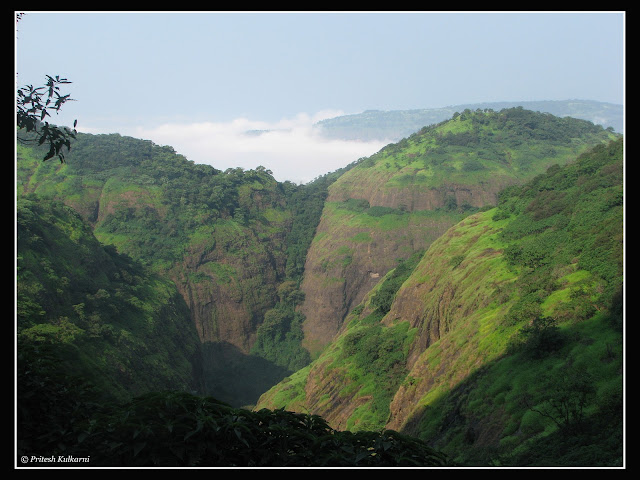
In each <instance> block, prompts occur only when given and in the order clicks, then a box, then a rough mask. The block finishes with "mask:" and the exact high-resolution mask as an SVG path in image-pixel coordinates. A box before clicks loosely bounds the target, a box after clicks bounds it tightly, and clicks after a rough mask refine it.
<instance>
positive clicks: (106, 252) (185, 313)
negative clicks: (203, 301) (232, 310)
mask: <svg viewBox="0 0 640 480" xmlns="http://www.w3.org/2000/svg"><path fill="white" fill-rule="evenodd" d="M17 206H18V210H17V220H18V223H17V244H18V249H17V268H18V277H17V334H18V345H19V347H20V348H19V351H20V352H22V351H23V350H26V351H31V349H33V348H36V349H37V348H46V349H53V350H55V351H57V352H58V353H59V354H61V358H62V360H61V361H60V363H59V364H58V365H57V369H58V371H59V372H60V373H61V374H64V375H69V376H79V377H83V378H85V379H86V380H87V381H89V382H90V383H92V384H94V385H95V386H96V387H97V388H99V390H100V391H101V392H102V394H104V395H106V396H108V397H112V398H114V399H119V400H128V399H131V398H132V397H133V396H135V395H139V394H142V393H146V392H149V391H154V390H167V389H169V390H185V391H198V390H200V389H201V388H202V356H201V355H202V354H201V345H200V342H199V340H198V336H197V334H196V331H195V328H194V325H193V323H192V322H191V319H190V318H189V309H188V308H187V305H186V304H185V302H184V300H183V299H182V297H181V296H180V295H179V294H178V292H177V290H176V289H175V286H174V285H173V284H172V283H171V282H170V281H168V280H166V279H163V278H161V277H159V276H157V275H155V274H153V273H151V272H149V271H148V269H145V268H144V267H142V266H141V265H140V264H138V263H137V262H134V261H132V260H131V258H129V257H127V256H123V255H120V254H118V253H117V252H116V251H115V249H114V248H113V247H109V246H103V245H102V244H100V243H99V242H98V240H96V238H95V237H94V235H93V233H92V231H91V229H90V228H89V226H88V225H87V224H86V223H85V222H84V221H83V220H82V219H81V218H80V216H79V215H78V214H77V213H76V212H75V211H74V210H72V209H71V208H69V207H67V206H65V205H63V204H61V203H58V202H52V201H47V200H44V199H42V198H38V197H35V196H26V197H22V198H19V199H18V205H17Z"/></svg>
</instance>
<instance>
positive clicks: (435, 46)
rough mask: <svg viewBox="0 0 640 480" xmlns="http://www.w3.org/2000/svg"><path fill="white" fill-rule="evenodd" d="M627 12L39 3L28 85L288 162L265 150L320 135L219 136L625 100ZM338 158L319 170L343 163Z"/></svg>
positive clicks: (224, 155) (23, 52) (213, 155)
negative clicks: (115, 8) (129, 8)
mask: <svg viewBox="0 0 640 480" xmlns="http://www.w3.org/2000/svg"><path fill="white" fill-rule="evenodd" d="M624 20H625V18H624V13H623V12H565V13H562V12H548V13H543V12H531V13H524V12H513V13H508V12H495V13H489V12H475V13H474V12H468V13H459V12H450V13H444V12H350V13H347V12H332V13H330V12H290V13H287V12H254V13H248V12H235V13H234V12H27V13H26V15H25V16H24V17H23V18H22V20H21V21H20V22H19V23H18V24H17V33H16V36H17V41H16V71H17V79H18V80H17V82H18V86H22V85H26V84H34V85H40V84H42V83H43V82H44V76H45V75H47V74H48V75H60V76H63V77H66V78H68V79H69V80H70V81H71V82H73V83H72V84H71V85H70V86H69V87H68V91H69V93H71V94H72V97H73V98H75V99H76V100H77V101H76V102H74V103H72V104H68V105H65V110H64V114H61V115H60V116H59V117H58V118H56V119H53V120H52V121H53V122H54V123H61V124H71V122H73V119H76V118H77V119H78V127H79V130H81V131H83V130H84V131H87V132H94V133H102V132H104V133H109V132H118V133H121V134H126V135H134V136H144V137H145V138H150V139H152V140H154V141H155V142H156V143H160V144H170V145H172V146H174V147H175V148H176V150H178V151H179V152H180V153H183V154H185V155H186V156H187V157H188V158H190V159H192V160H194V161H197V162H199V163H200V162H201V163H211V164H213V165H214V166H216V167H217V168H226V167H228V166H232V165H227V164H226V163H228V162H232V163H233V162H234V161H235V162H241V163H242V162H244V161H245V160H241V155H240V153H239V152H238V149H242V148H243V147H244V148H246V149H247V150H250V152H248V153H247V155H249V156H251V157H252V160H251V161H250V162H257V163H256V165H253V164H250V163H247V164H246V165H244V164H240V165H238V166H246V167H247V168H251V167H252V166H257V164H263V165H265V166H266V167H268V168H272V166H270V165H268V164H267V163H268V162H266V161H265V162H260V161H258V159H257V158H256V157H257V156H259V154H260V151H261V150H260V149H265V150H264V159H265V160H268V159H269V158H270V157H269V155H270V154H271V155H276V156H277V155H278V154H277V153H274V149H275V150H278V149H283V148H285V146H286V145H290V146H291V147H292V148H293V145H294V144H295V145H297V144H298V143H297V141H298V140H300V138H301V137H302V136H304V132H302V131H299V132H298V133H299V137H296V138H287V139H283V138H280V139H272V140H274V141H276V140H277V142H276V143H279V146H278V147H275V146H274V144H269V145H268V146H261V147H258V146H257V145H255V146H254V147H255V148H253V147H252V148H249V146H247V145H246V144H244V143H242V142H237V144H236V146H234V147H231V146H230V147H228V149H226V150H223V149H221V148H218V149H216V148H214V147H213V146H212V145H211V139H212V138H218V139H219V140H218V141H219V142H222V141H223V140H222V139H223V138H229V137H230V135H231V133H230V132H231V131H236V130H237V129H240V128H245V127H247V128H261V127H264V128H272V127H274V126H291V125H305V126H308V125H309V124H310V123H313V121H315V120H317V119H321V118H324V117H327V116H335V115H339V114H349V113H358V112H362V111H364V110H367V109H380V110H400V109H418V108H436V107H444V106H449V105H456V104H465V103H479V102H490V101H529V100H567V99H573V98H577V99H585V100H597V101H603V102H611V103H617V104H622V103H623V101H624V82H623V80H624V73H623V72H624ZM194 124H195V125H194ZM214 126H215V133H213V132H212V131H211V128H214ZM163 132H164V133H163ZM197 132H200V135H201V136H202V138H196V133H197ZM207 139H208V140H207ZM197 145H202V149H201V150H198V149H197ZM307 147H309V144H307ZM333 147H334V148H335V149H337V150H339V149H342V150H341V152H342V153H341V154H340V155H338V154H337V153H336V154H335V157H334V158H335V159H336V162H337V163H336V165H337V166H335V168H338V167H339V166H344V165H346V164H347V163H349V162H350V161H353V160H355V159H357V158H359V157H360V156H363V153H362V152H364V153H365V154H367V155H368V154H371V153H374V151H376V150H377V149H378V148H379V146H377V145H366V146H364V145H361V146H360V147H363V148H362V149H361V150H358V149H357V148H354V146H353V145H347V144H344V145H333ZM365 147H366V148H365ZM312 148H313V147H312ZM234 149H235V150H234ZM256 149H257V150H256ZM232 150H233V152H232ZM320 150H321V151H322V152H323V153H322V152H321V153H322V154H323V155H332V153H331V152H332V150H328V151H323V150H322V149H320ZM301 151H303V150H296V151H295V153H292V155H293V156H299V155H301V153H300V152H301ZM307 151H308V148H307ZM343 154H344V155H343ZM280 156H285V154H284V153H282V154H281V155H280ZM350 156H353V157H354V158H351V157H350ZM347 160H348V161H347ZM272 161H273V160H272ZM314 161H315V162H317V161H318V160H314ZM309 162H311V160H309ZM300 163H301V164H302V163H304V162H302V161H300ZM324 167H325V168H321V170H322V171H320V172H319V173H318V169H317V168H316V172H313V176H315V174H322V173H326V172H328V171H330V170H333V169H335V168H334V165H333V164H332V163H331V162H329V161H328V160H327V164H326V165H325V166H324ZM272 170H274V173H277V172H276V169H275V168H272ZM311 174H312V173H305V176H304V178H302V176H300V178H299V179H300V180H308V179H309V178H307V176H308V175H311ZM292 175H293V174H292ZM301 175H302V174H301ZM283 176H286V175H285V174H284V173H283V174H280V177H281V178H279V179H283V178H282V177H283ZM294 176H295V175H294ZM276 177H278V174H276ZM312 178H313V177H312ZM290 179H294V178H290ZM294 180H296V179H294Z"/></svg>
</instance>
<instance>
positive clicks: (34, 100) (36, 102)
mask: <svg viewBox="0 0 640 480" xmlns="http://www.w3.org/2000/svg"><path fill="white" fill-rule="evenodd" d="M46 77H47V82H46V85H45V86H43V87H34V86H33V85H26V86H24V87H22V88H19V89H18V93H17V98H16V125H17V127H18V131H23V132H26V133H33V134H35V136H36V137H35V138H29V137H20V135H18V142H20V143H22V144H30V143H36V142H37V144H38V145H42V144H44V143H47V144H48V145H49V151H48V153H47V154H46V155H45V157H44V159H43V160H48V159H50V158H52V157H54V156H56V155H57V156H58V158H59V159H60V162H61V163H64V150H63V149H64V147H66V148H67V150H70V149H71V140H72V139H74V140H75V138H76V133H77V132H76V130H75V127H76V124H77V123H78V121H77V120H74V122H73V130H71V129H69V128H67V127H57V126H55V125H50V124H49V122H47V121H45V119H46V118H47V117H50V116H51V114H50V112H51V111H54V112H55V113H56V114H58V113H59V112H60V109H61V108H62V106H63V105H64V104H65V103H66V102H69V101H74V99H72V98H70V94H66V95H63V94H61V93H60V85H63V84H68V83H71V82H70V81H68V80H67V79H66V78H60V77H59V76H58V75H56V76H55V77H52V76H50V75H47V76H46Z"/></svg>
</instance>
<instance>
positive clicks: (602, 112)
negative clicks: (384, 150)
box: [314, 100, 624, 142]
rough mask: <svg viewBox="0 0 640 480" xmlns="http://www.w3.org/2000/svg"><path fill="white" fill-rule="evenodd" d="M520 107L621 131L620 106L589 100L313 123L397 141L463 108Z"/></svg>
mask: <svg viewBox="0 0 640 480" xmlns="http://www.w3.org/2000/svg"><path fill="white" fill-rule="evenodd" d="M519 106H521V107H523V108H525V109H527V110H533V111H538V112H543V113H550V114H552V115H555V116H558V117H573V118H577V119H581V120H588V121H590V122H593V123H595V124H597V125H602V126H603V127H604V128H609V127H611V128H613V130H614V131H616V132H618V133H624V132H623V130H624V118H623V112H624V110H623V106H622V105H617V104H613V103H605V102H596V101H592V100H543V101H525V102H485V103H473V104H461V105H451V106H447V107H442V108H422V109H412V110H390V111H383V110H366V111H364V112H362V113H357V114H353V115H343V116H340V117H335V118H329V119H326V120H321V121H320V122H318V123H316V124H315V125H314V126H315V128H317V129H318V130H319V131H320V132H321V133H322V135H323V136H325V137H327V138H331V139H341V140H362V141H368V140H388V141H390V142H395V141H398V140H400V139H402V138H404V137H408V136H409V135H411V134H412V133H415V132H417V131H418V130H420V129H421V128H422V127H425V126H428V125H431V124H434V123H439V122H441V121H443V120H447V119H449V118H451V117H452V116H453V114H454V113H456V112H458V113H462V112H463V111H464V110H467V109H468V110H477V109H480V110H485V109H491V110H502V109H505V108H514V107H519Z"/></svg>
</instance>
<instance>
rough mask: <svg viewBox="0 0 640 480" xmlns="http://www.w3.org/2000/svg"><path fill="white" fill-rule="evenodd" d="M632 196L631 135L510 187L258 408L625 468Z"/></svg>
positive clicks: (447, 442)
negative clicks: (625, 186)
mask: <svg viewBox="0 0 640 480" xmlns="http://www.w3.org/2000/svg"><path fill="white" fill-rule="evenodd" d="M622 199H623V191H622V140H617V141H614V142H612V143H610V144H608V145H600V146H597V147H595V148H594V149H593V150H591V151H590V152H588V153H585V154H582V155H580V156H579V158H578V159H577V161H575V162H572V163H569V164H567V165H566V166H564V167H560V166H556V167H552V168H550V169H549V170H548V171H547V172H546V173H544V174H540V175H537V176H536V177H535V178H534V179H533V180H531V181H529V182H528V183H525V184H524V185H523V186H513V187H511V188H509V189H507V190H505V191H504V192H503V193H502V194H501V195H500V201H499V204H498V206H497V207H496V208H493V209H491V210H488V211H484V212H480V213H476V214H473V215H471V216H469V217H467V218H465V219H464V220H463V221H461V222H459V223H457V224H456V225H455V226H453V227H452V228H451V229H449V230H448V231H447V232H446V233H445V234H444V235H443V236H442V237H440V238H438V239H437V240H436V241H434V242H433V243H432V245H431V246H430V247H429V248H428V250H427V251H426V253H425V254H424V256H422V257H421V258H419V261H416V259H415V258H413V259H409V260H407V261H405V262H403V263H402V264H401V265H399V266H398V268H397V269H396V270H394V271H392V272H390V273H389V274H388V275H387V276H385V278H384V279H383V280H382V281H381V282H380V283H379V284H378V285H377V286H376V287H375V288H374V289H373V290H372V291H371V292H370V293H369V294H368V295H367V297H366V298H365V300H364V301H363V302H362V304H361V305H360V306H359V307H358V308H356V309H354V310H353V311H352V312H351V314H350V315H349V317H348V318H347V321H346V326H345V328H344V329H343V331H342V332H341V333H340V334H339V335H338V336H337V337H336V338H335V339H334V341H333V342H331V344H330V345H329V346H328V347H327V348H326V349H325V351H324V352H323V353H322V354H321V355H320V356H319V358H318V359H316V360H315V361H314V362H313V363H312V364H311V365H310V366H308V367H306V368H305V369H303V370H300V371H298V372H296V373H295V374H294V375H291V376H290V377H289V378H287V379H286V380H284V381H283V382H281V383H280V384H279V385H277V386H276V387H274V388H272V389H271V390H270V391H269V392H267V393H265V394H264V395H263V396H262V398H261V400H260V402H259V404H258V407H267V408H286V409H288V410H293V411H308V412H311V413H315V414H319V415H321V416H322V417H323V418H325V419H327V420H328V421H329V423H330V424H331V425H332V426H333V427H334V428H338V429H348V430H352V431H358V430H376V429H380V428H392V429H397V430H399V431H402V432H404V433H409V434H410V435H412V436H416V437H419V438H421V439H422V440H424V441H426V442H428V443H429V444H430V445H431V446H434V447H435V448H437V449H440V450H442V451H444V452H445V453H447V454H449V455H451V456H452V458H454V460H456V461H459V462H461V463H462V464H465V465H512V466H514V465H516V466H517V465H527V466H559V465H563V466H619V465H621V462H622V450H621V449H622V391H623V390H622V385H623V380H622V374H623V371H622V366H623V352H622V282H623V276H622V275H623V271H622V265H623V264H622V240H623V225H622V219H623V205H622Z"/></svg>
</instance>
